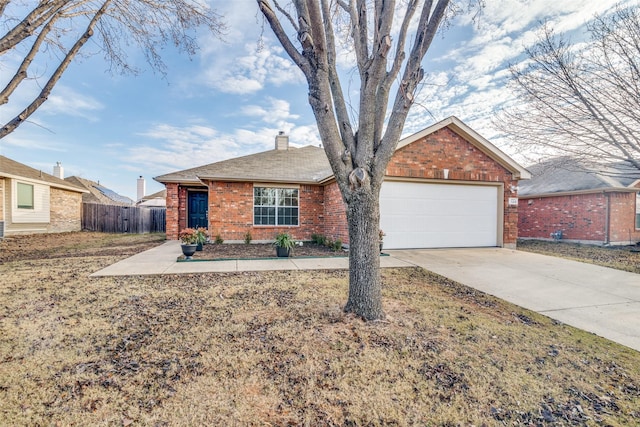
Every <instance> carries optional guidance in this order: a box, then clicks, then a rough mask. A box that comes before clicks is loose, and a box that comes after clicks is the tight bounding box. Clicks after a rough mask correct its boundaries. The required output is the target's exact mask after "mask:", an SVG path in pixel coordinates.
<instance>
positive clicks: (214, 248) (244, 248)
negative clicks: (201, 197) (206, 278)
mask: <svg viewBox="0 0 640 427" xmlns="http://www.w3.org/2000/svg"><path fill="white" fill-rule="evenodd" d="M346 255H347V252H345V251H344V250H342V251H337V252H336V251H333V250H331V249H329V248H328V247H326V246H321V245H317V244H315V243H304V245H303V246H296V247H295V248H294V249H293V251H292V255H291V256H292V257H294V258H301V257H337V256H346ZM275 257H276V248H275V246H273V245H272V244H270V243H251V244H248V245H247V244H244V243H223V244H214V243H210V244H206V245H204V246H203V248H202V251H198V252H196V253H195V255H194V256H193V259H194V260H215V259H263V258H275ZM180 258H184V256H181V257H180Z"/></svg>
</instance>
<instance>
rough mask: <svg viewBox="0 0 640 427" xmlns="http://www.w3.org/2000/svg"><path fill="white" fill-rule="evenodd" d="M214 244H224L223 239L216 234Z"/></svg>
mask: <svg viewBox="0 0 640 427" xmlns="http://www.w3.org/2000/svg"><path fill="white" fill-rule="evenodd" d="M215 242H216V245H221V244H222V243H224V239H223V238H222V236H220V235H219V234H216V240H215Z"/></svg>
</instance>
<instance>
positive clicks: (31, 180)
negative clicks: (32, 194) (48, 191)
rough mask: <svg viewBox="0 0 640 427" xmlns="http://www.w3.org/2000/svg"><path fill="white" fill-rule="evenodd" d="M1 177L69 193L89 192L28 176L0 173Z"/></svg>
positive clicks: (73, 186)
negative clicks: (59, 189)
mask: <svg viewBox="0 0 640 427" xmlns="http://www.w3.org/2000/svg"><path fill="white" fill-rule="evenodd" d="M0 177H3V178H9V179H17V180H20V181H28V182H31V183H34V184H39V185H46V186H49V187H54V188H61V189H63V190H68V191H75V192H76V193H88V192H89V191H88V190H85V189H84V188H79V187H76V186H75V185H63V184H58V183H55V182H49V181H44V180H40V179H34V178H29V177H26V176H20V175H12V174H10V173H0Z"/></svg>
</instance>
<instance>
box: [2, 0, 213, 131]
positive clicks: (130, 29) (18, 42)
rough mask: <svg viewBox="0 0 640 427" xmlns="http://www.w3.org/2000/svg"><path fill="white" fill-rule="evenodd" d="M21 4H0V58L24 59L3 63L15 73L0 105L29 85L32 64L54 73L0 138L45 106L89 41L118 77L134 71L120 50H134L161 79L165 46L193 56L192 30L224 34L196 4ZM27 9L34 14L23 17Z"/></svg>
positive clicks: (131, 0)
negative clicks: (1, 30) (138, 49)
mask: <svg viewBox="0 0 640 427" xmlns="http://www.w3.org/2000/svg"><path fill="white" fill-rule="evenodd" d="M16 3H18V2H16ZM21 3H23V4H19V5H18V4H16V6H15V7H12V5H11V2H7V1H2V2H1V3H0V11H2V13H1V14H0V24H2V27H3V28H8V30H7V32H6V33H5V34H4V35H2V37H0V55H7V54H8V53H9V52H11V53H12V54H15V55H24V56H22V61H21V62H20V63H19V64H18V63H16V64H13V63H12V61H7V62H6V63H3V72H4V71H5V70H13V74H11V73H10V72H8V73H4V74H2V78H0V79H1V80H3V81H2V87H3V89H2V92H0V105H6V104H10V102H9V100H10V99H11V96H12V94H13V93H14V92H15V91H16V90H17V89H18V87H20V86H21V85H23V84H24V83H25V82H26V81H27V79H34V77H35V76H34V75H33V74H34V73H33V72H31V71H30V69H32V68H35V67H36V65H35V64H38V66H44V67H43V68H45V69H50V70H53V71H51V74H50V75H48V76H47V73H45V76H46V78H47V82H46V83H45V84H44V86H43V87H42V88H41V89H40V93H39V94H38V95H37V96H36V98H35V99H33V100H31V101H28V105H27V106H26V107H25V108H23V109H22V111H21V112H20V114H18V115H17V116H16V117H15V118H14V119H12V120H11V121H10V122H9V123H7V124H5V125H4V126H3V127H2V131H1V132H0V138H1V137H4V136H6V135H8V134H9V133H10V132H12V131H13V130H15V129H16V128H17V127H18V126H19V125H20V124H21V123H24V121H25V120H26V119H27V118H28V117H29V116H31V115H32V114H33V113H34V112H35V111H36V110H37V109H38V108H39V107H40V106H41V105H42V104H43V103H44V102H45V100H46V99H47V98H48V96H49V95H50V94H51V92H52V90H53V88H54V86H55V85H56V83H57V82H58V81H59V79H60V77H61V75H62V74H63V73H64V71H65V70H66V69H67V67H68V66H69V64H70V62H71V61H73V60H74V59H75V58H76V57H77V56H78V54H80V52H81V49H82V47H83V46H85V44H86V42H87V40H88V39H89V38H91V39H92V41H95V43H94V44H93V45H94V46H97V47H98V48H99V49H101V50H102V52H103V53H104V56H105V59H106V61H107V63H108V64H109V65H110V66H111V67H112V69H114V70H116V71H119V72H135V71H136V70H135V69H134V68H133V67H132V66H131V65H130V63H129V61H128V59H127V54H126V52H125V49H124V48H123V47H122V46H123V45H126V46H129V45H131V44H135V45H138V46H139V47H141V48H142V52H143V54H144V55H145V57H146V59H147V62H148V63H149V64H150V65H151V66H152V68H153V69H154V70H157V71H160V72H161V73H164V72H165V65H164V63H163V61H162V57H161V55H160V51H161V50H162V49H163V48H164V47H165V46H166V45H167V43H171V44H173V45H174V46H176V47H177V48H179V49H182V50H184V51H186V52H187V53H188V54H190V55H192V54H194V53H195V51H196V49H197V44H196V40H195V31H196V29H202V28H204V29H207V30H209V31H210V32H211V33H212V34H213V35H214V36H217V37H220V36H221V34H222V31H223V30H224V25H223V24H222V23H221V21H220V16H219V15H218V14H216V13H215V12H214V11H213V10H211V9H209V8H208V7H207V6H206V5H205V4H204V3H202V4H201V3H200V2H199V1H197V0H167V1H162V2H158V1H156V0H102V1H94V0H40V1H29V2H21ZM30 5H31V6H32V8H31V9H26V11H25V8H28V7H29V6H30ZM13 15H16V16H13ZM14 22H17V24H15V25H14V24H13V23H14ZM83 23H86V24H84V25H83ZM94 33H95V35H94ZM22 52H25V53H24V54H23V53H22ZM51 53H53V55H50V54H51ZM15 55H14V56H15ZM57 57H58V58H59V59H57V60H56V59H55V58H57ZM5 76H7V77H5ZM38 77H40V76H38ZM11 101H13V99H11ZM7 107H9V108H13V106H12V105H7V106H6V107H4V108H7Z"/></svg>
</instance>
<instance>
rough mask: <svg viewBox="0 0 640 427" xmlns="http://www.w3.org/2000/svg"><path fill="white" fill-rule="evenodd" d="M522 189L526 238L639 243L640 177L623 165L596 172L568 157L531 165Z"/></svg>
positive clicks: (520, 231)
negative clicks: (621, 168) (554, 235)
mask: <svg viewBox="0 0 640 427" xmlns="http://www.w3.org/2000/svg"><path fill="white" fill-rule="evenodd" d="M529 170H530V171H531V173H532V176H533V177H532V178H531V180H529V181H527V182H523V183H522V184H521V185H520V189H519V193H520V200H519V212H520V219H519V222H518V234H519V235H520V237H521V238H534V239H551V238H552V237H551V233H555V232H557V231H561V232H562V239H563V240H568V241H576V242H582V243H591V244H600V245H602V244H607V245H626V244H634V243H636V242H639V241H640V179H639V178H640V175H638V174H637V171H636V173H635V175H634V174H633V172H631V171H628V170H627V171H625V172H626V174H625V175H621V170H620V166H617V167H613V166H612V167H610V168H609V169H608V170H606V171H605V170H602V171H595V170H593V169H591V168H589V167H586V166H584V165H582V164H581V163H580V162H579V161H577V160H575V159H571V158H568V157H558V158H555V159H551V160H549V161H546V162H543V163H540V164H537V165H534V166H531V167H530V168H529Z"/></svg>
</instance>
